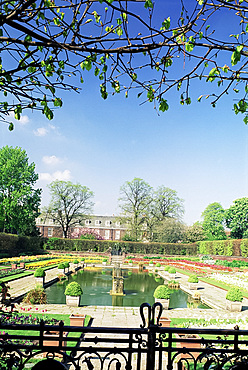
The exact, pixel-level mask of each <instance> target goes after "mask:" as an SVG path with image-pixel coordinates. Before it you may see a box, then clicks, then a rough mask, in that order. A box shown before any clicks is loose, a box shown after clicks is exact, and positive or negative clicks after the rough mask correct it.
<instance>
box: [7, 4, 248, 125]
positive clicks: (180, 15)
mask: <svg viewBox="0 0 248 370" xmlns="http://www.w3.org/2000/svg"><path fill="white" fill-rule="evenodd" d="M169 5H171V2H169V1H168V0H167V1H166V0H154V1H152V0H144V1H139V0H136V1H130V0H129V1H124V0H123V1H121V0H118V1H117V0H116V1H112V0H99V1H97V0H89V1H85V0H78V1H75V2H72V1H70V0H64V1H63V2H61V1H59V0H53V1H51V0H48V1H42V0H28V1H23V0H16V1H4V2H3V5H2V7H1V20H0V26H1V31H0V53H1V61H0V65H1V88H2V92H3V98H2V99H1V104H0V115H1V117H2V118H3V119H6V120H7V121H8V122H9V128H10V129H13V124H12V123H11V122H10V121H9V117H8V115H9V113H10V112H12V111H14V112H15V117H16V118H17V119H19V118H20V116H21V113H22V112H23V110H25V109H31V110H34V109H36V110H40V111H42V113H44V114H45V116H46V117H47V118H48V119H52V118H53V112H52V108H53V107H60V106H61V105H62V100H61V98H60V96H59V91H60V90H61V89H62V90H71V89H72V90H74V91H79V85H81V83H83V80H84V75H85V73H87V71H91V72H93V74H94V75H95V76H96V77H97V79H99V89H100V94H101V96H102V97H103V99H106V98H107V97H108V95H109V93H111V94H110V95H112V94H117V93H120V92H123V93H124V94H125V96H128V92H129V90H134V89H135V91H136V90H137V89H139V93H138V97H142V99H143V102H144V101H148V102H151V103H153V105H155V106H156V105H157V104H158V109H159V110H160V111H166V110H168V108H169V104H168V101H167V99H168V98H169V94H168V93H169V92H170V91H172V90H173V91H175V92H176V93H178V94H179V102H180V104H182V105H184V104H185V105H188V104H191V99H192V96H191V88H192V86H194V87H193V89H194V90H196V89H195V83H197V81H198V82H199V83H200V87H201V88H200V89H199V88H198V89H197V90H199V97H198V98H196V99H197V100H198V101H201V100H202V98H204V97H205V98H209V97H210V99H208V101H210V103H211V105H212V106H213V107H215V106H216V104H217V102H218V101H219V99H221V98H222V97H224V96H225V95H226V94H227V93H228V92H231V91H234V92H235V93H236V99H235V100H236V101H235V103H234V105H233V108H234V112H235V113H236V114H238V113H245V114H246V112H247V109H248V105H247V73H248V66H247V61H246V59H247V33H248V20H247V19H248V18H247V7H246V1H244V0H242V1H241V0H240V1H223V0H213V1H206V0H191V1H181V0H175V1H173V6H171V14H170V12H169ZM165 14H166V18H164V15H165ZM216 19H218V20H219V19H221V22H219V21H218V22H216ZM191 81H192V83H191ZM201 89H202V90H201ZM172 95H173V93H172ZM167 96H168V98H167ZM244 120H245V122H246V123H247V122H248V116H247V114H246V116H245V119H244Z"/></svg>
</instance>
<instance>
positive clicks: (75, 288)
mask: <svg viewBox="0 0 248 370" xmlns="http://www.w3.org/2000/svg"><path fill="white" fill-rule="evenodd" d="M81 294H83V290H82V288H81V286H80V285H79V284H78V283H77V282H76V281H72V282H71V283H70V284H68V285H67V287H66V289H65V295H69V296H72V297H78V296H80V295H81Z"/></svg>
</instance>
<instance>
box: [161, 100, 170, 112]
mask: <svg viewBox="0 0 248 370" xmlns="http://www.w3.org/2000/svg"><path fill="white" fill-rule="evenodd" d="M168 109H169V105H168V103H167V100H165V99H161V100H160V103H159V110H160V111H161V112H165V111H166V110H168Z"/></svg>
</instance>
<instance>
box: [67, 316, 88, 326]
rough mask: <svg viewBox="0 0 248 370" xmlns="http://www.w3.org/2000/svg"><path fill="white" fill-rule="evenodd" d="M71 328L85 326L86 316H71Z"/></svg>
mask: <svg viewBox="0 0 248 370" xmlns="http://www.w3.org/2000/svg"><path fill="white" fill-rule="evenodd" d="M69 318H70V326H84V320H85V315H77V314H71V316H70V317H69Z"/></svg>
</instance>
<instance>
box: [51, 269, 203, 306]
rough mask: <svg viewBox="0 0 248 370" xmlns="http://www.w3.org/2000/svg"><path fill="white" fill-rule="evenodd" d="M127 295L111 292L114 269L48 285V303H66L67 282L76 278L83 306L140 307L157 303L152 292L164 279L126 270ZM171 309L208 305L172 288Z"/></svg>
mask: <svg viewBox="0 0 248 370" xmlns="http://www.w3.org/2000/svg"><path fill="white" fill-rule="evenodd" d="M122 276H123V277H124V294H125V295H124V296H115V295H110V290H111V289H112V269H87V268H86V269H85V270H79V271H78V272H77V273H75V274H72V275H70V276H69V277H67V278H66V280H64V281H63V282H58V283H55V284H53V285H51V286H50V287H48V288H46V293H47V303H48V304H65V303H66V299H65V295H64V291H65V288H66V286H67V284H69V283H70V282H71V281H76V282H78V283H79V284H80V286H81V287H82V289H83V295H82V296H81V300H80V306H119V307H124V306H126V307H139V306H140V305H141V304H142V303H144V302H147V303H149V304H150V305H153V303H154V297H153V292H154V290H155V288H156V287H157V286H158V285H161V284H164V280H163V279H162V278H160V277H158V276H156V275H153V274H148V273H147V272H135V271H133V270H128V269H123V270H122ZM171 292H172V294H171V297H170V306H169V308H170V309H172V308H187V307H194V308H209V307H207V306H206V305H203V304H202V303H201V302H199V301H197V302H194V305H193V306H192V299H191V297H190V296H189V295H188V294H186V293H185V292H183V291H182V290H181V289H175V290H172V291H171Z"/></svg>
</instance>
